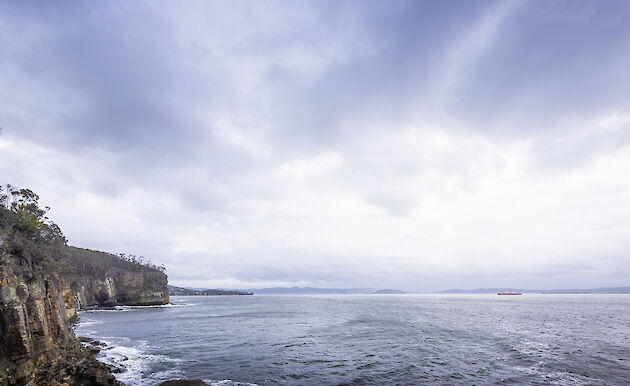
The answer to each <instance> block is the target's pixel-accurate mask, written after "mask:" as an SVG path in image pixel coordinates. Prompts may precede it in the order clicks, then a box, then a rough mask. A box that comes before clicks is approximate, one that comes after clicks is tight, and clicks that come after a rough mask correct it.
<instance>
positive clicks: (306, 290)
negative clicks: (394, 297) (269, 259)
mask: <svg viewBox="0 0 630 386" xmlns="http://www.w3.org/2000/svg"><path fill="white" fill-rule="evenodd" d="M246 291H251V292H253V293H254V294H259V295H328V294H330V295H333V294H347V295H350V294H405V293H406V292H405V291H400V290H394V289H373V288H316V287H273V288H255V289H248V290H246Z"/></svg>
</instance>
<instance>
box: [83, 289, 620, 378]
mask: <svg viewBox="0 0 630 386" xmlns="http://www.w3.org/2000/svg"><path fill="white" fill-rule="evenodd" d="M172 303H173V305H169V306H164V307H123V308H121V309H119V310H116V311H92V312H82V313H81V314H80V318H81V320H80V322H79V323H78V325H77V326H76V328H75V331H76V334H77V335H79V336H88V337H92V338H95V339H97V340H100V341H102V342H104V343H106V344H107V345H108V347H107V348H105V349H104V350H102V351H101V354H99V358H100V359H101V360H103V361H106V362H109V363H113V364H116V365H117V366H120V367H121V369H122V370H123V372H122V373H120V374H118V375H117V377H118V378H119V379H120V380H121V381H123V382H125V383H127V384H129V385H154V384H156V383H158V382H159V381H162V380H167V379H173V378H201V379H204V380H206V381H207V382H210V383H213V384H219V385H231V384H257V385H355V384H356V385H389V384H399V385H418V384H444V385H472V384H475V385H487V384H488V385H490V384H496V385H521V384H552V385H623V384H625V385H628V384H630V296H629V295H527V294H526V295H522V296H497V295H319V296H304V295H303V296H258V295H254V296H216V297H183V296H182V297H173V298H172Z"/></svg>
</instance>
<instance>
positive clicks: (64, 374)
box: [0, 252, 117, 385]
mask: <svg viewBox="0 0 630 386" xmlns="http://www.w3.org/2000/svg"><path fill="white" fill-rule="evenodd" d="M0 278H1V280H2V283H1V286H0V384H2V385H13V384H17V385H48V384H50V385H60V384H64V383H65V384H69V385H94V384H95V385H108V384H117V382H116V380H115V379H114V377H113V376H112V375H111V374H110V371H109V369H108V368H107V367H106V366H105V365H103V364H101V363H99V362H98V361H96V359H95V358H94V356H93V355H92V354H91V353H90V352H89V351H88V350H87V349H85V348H83V347H82V345H81V344H80V342H79V341H78V340H77V339H76V338H75V336H74V333H73V332H72V328H71V326H70V322H71V321H72V320H74V319H76V318H77V306H76V301H75V294H74V293H73V292H72V290H71V289H70V286H69V285H68V283H67V282H66V281H65V280H64V279H63V278H62V277H60V276H59V275H57V274H54V273H51V274H42V273H39V272H37V271H36V270H35V272H34V270H33V269H32V268H31V267H28V266H27V265H24V264H20V261H19V257H16V256H12V255H10V254H7V253H4V252H0Z"/></svg>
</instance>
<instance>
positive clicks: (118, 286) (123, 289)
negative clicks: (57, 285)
mask: <svg viewBox="0 0 630 386" xmlns="http://www.w3.org/2000/svg"><path fill="white" fill-rule="evenodd" d="M64 255H65V260H67V261H68V262H69V264H71V265H72V267H74V270H73V272H70V273H68V274H67V275H66V277H67V279H68V280H69V282H70V284H71V286H72V288H73V289H74V292H75V294H76V298H77V303H78V304H79V307H80V308H81V309H88V308H95V307H114V306H118V305H128V306H151V305H158V304H167V303H168V302H169V293H168V287H167V277H166V275H165V274H164V273H162V272H160V271H159V270H158V269H156V268H151V267H148V266H145V265H141V264H137V263H132V262H129V261H127V260H124V259H121V258H120V257H118V256H114V255H112V254H109V253H105V252H99V251H92V250H89V249H83V248H76V247H66V249H65V254H64Z"/></svg>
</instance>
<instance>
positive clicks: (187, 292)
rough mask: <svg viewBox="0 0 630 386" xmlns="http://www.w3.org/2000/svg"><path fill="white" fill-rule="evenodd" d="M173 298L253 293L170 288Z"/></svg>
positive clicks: (171, 286)
mask: <svg viewBox="0 0 630 386" xmlns="http://www.w3.org/2000/svg"><path fill="white" fill-rule="evenodd" d="M168 292H169V294H170V295H171V296H220V295H252V293H251V292H243V291H236V290H222V289H192V288H184V287H176V286H174V285H170V284H169V286H168Z"/></svg>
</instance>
